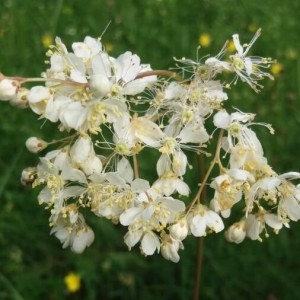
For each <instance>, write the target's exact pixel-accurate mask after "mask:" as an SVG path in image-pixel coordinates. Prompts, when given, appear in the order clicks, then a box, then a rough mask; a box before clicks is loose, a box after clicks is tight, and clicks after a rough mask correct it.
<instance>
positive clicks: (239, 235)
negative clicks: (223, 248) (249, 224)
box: [225, 220, 246, 244]
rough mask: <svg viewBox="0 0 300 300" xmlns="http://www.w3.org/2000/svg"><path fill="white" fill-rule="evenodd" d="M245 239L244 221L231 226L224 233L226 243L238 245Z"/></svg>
mask: <svg viewBox="0 0 300 300" xmlns="http://www.w3.org/2000/svg"><path fill="white" fill-rule="evenodd" d="M245 237H246V226H245V221H244V220H241V221H239V222H236V223H234V224H232V225H231V226H230V227H229V228H228V230H226V232H225V238H226V240H227V241H228V242H232V243H236V244H240V243H241V242H242V241H243V240H244V239H245Z"/></svg>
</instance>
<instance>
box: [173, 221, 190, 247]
mask: <svg viewBox="0 0 300 300" xmlns="http://www.w3.org/2000/svg"><path fill="white" fill-rule="evenodd" d="M188 231H189V228H188V223H187V220H186V218H185V217H184V218H181V219H180V220H179V221H177V222H176V223H175V224H173V225H172V226H170V227H169V232H170V235H171V236H172V237H173V238H174V239H176V240H180V241H182V240H184V239H185V238H186V237H187V234H188Z"/></svg>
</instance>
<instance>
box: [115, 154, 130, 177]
mask: <svg viewBox="0 0 300 300" xmlns="http://www.w3.org/2000/svg"><path fill="white" fill-rule="evenodd" d="M117 173H118V174H119V175H120V176H121V177H122V178H124V179H125V180H126V182H131V181H132V180H133V177H134V173H133V169H132V167H131V164H130V163H129V161H128V159H126V158H125V157H122V158H121V159H120V160H119V162H118V165H117Z"/></svg>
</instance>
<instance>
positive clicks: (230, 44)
mask: <svg viewBox="0 0 300 300" xmlns="http://www.w3.org/2000/svg"><path fill="white" fill-rule="evenodd" d="M227 50H228V51H229V52H230V53H234V52H236V48H235V45H234V42H233V40H230V41H229V42H228V44H227Z"/></svg>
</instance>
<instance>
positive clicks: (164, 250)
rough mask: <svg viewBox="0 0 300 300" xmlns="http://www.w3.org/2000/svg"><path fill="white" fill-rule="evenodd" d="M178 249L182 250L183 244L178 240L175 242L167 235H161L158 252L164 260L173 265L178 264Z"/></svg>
mask: <svg viewBox="0 0 300 300" xmlns="http://www.w3.org/2000/svg"><path fill="white" fill-rule="evenodd" d="M179 249H183V244H182V242H181V241H180V240H176V239H174V238H173V237H172V236H170V235H167V234H164V235H163V237H162V244H161V247H160V252H161V255H162V256H163V257H164V258H165V259H167V260H170V261H172V262H175V263H177V262H179V260H180V257H179V255H178V250H179Z"/></svg>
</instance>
